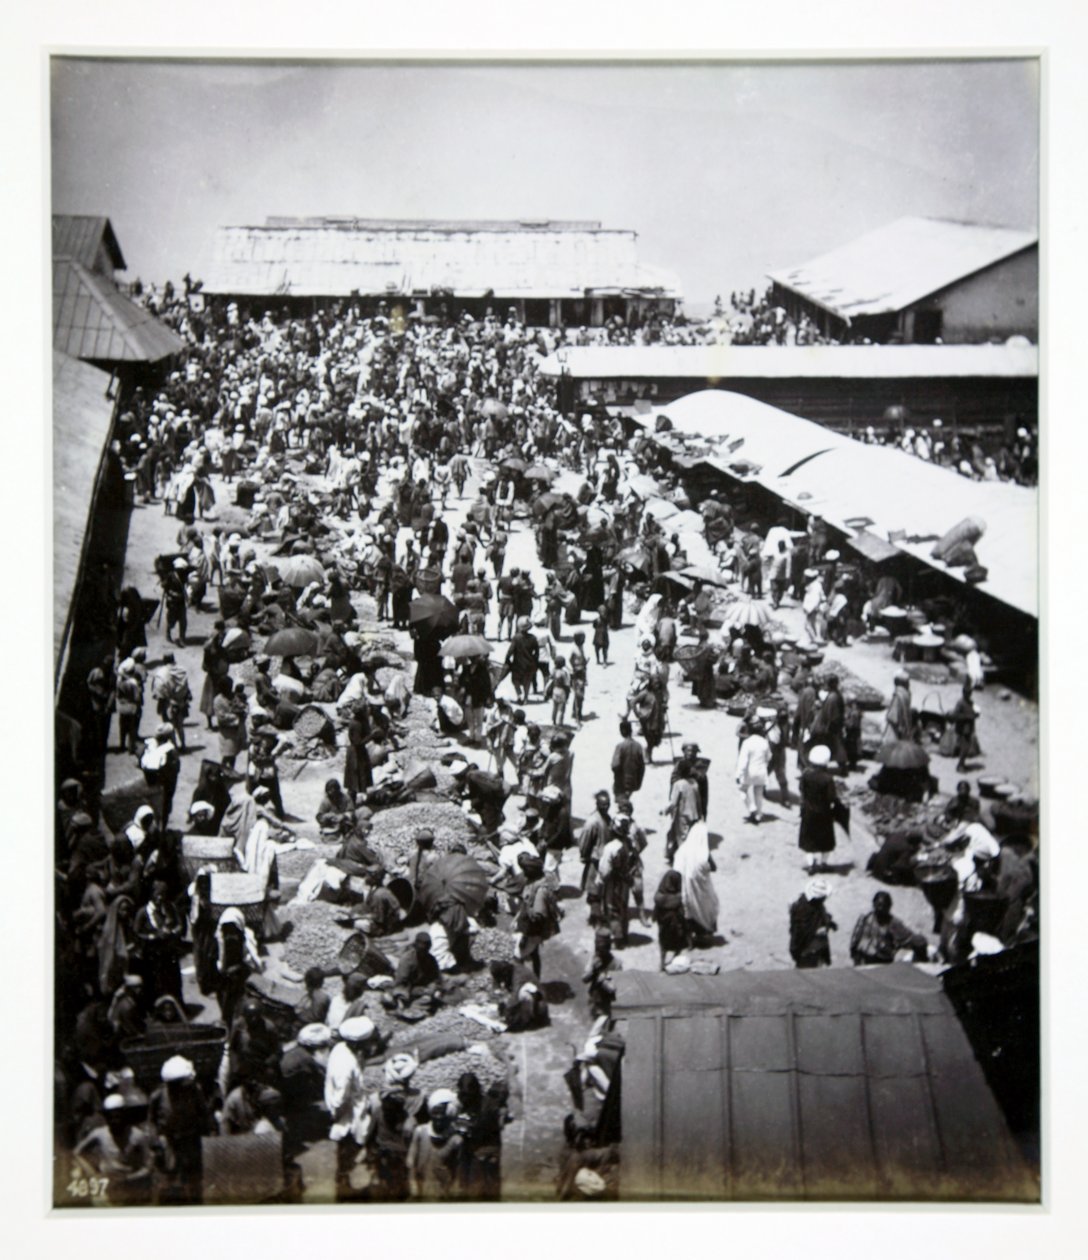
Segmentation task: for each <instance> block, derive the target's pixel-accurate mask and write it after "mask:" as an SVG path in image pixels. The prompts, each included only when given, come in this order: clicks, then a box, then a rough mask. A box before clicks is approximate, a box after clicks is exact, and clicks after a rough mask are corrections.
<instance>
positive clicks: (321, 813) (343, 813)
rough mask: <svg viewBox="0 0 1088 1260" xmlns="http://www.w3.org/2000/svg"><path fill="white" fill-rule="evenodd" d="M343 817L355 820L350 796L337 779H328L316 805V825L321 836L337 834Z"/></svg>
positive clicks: (351, 820)
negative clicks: (319, 801)
mask: <svg viewBox="0 0 1088 1260" xmlns="http://www.w3.org/2000/svg"><path fill="white" fill-rule="evenodd" d="M344 819H348V820H349V821H350V822H352V823H354V821H355V806H354V804H353V802H352V800H351V797H350V796H348V794H347V793H346V792H345V791H344V789H343V788H342V787H341V786H340V780H339V779H329V780H328V781H327V782H326V784H325V795H324V796H323V797H322V798H321V804H320V805H318V807H317V825H318V826H319V827H320V828H321V834H322V835H323V836H338V835H340V832H341V823H342V822H343V820H344Z"/></svg>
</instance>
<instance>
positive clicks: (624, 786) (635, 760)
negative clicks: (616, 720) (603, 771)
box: [612, 718, 646, 805]
mask: <svg viewBox="0 0 1088 1260" xmlns="http://www.w3.org/2000/svg"><path fill="white" fill-rule="evenodd" d="M645 775H646V756H645V754H644V753H643V751H642V745H641V744H640V743H639V742H638V740H637V739H635V738H634V737H633V736H632V734H631V723H630V722H629V721H628V720H627V718H621V719H620V742H619V743H618V744H617V745H616V747H615V749H614V750H613V753H612V791H613V793H614V794H615V797H616V803H617V805H618V804H621V803H622V802H624V801H630V799H631V797H632V795H633V794H634V793H635V792H637V791H638V790H639V788H640V787H642V780H643V779H644V778H645Z"/></svg>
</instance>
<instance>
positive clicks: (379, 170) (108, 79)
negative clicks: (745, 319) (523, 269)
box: [51, 59, 1039, 309]
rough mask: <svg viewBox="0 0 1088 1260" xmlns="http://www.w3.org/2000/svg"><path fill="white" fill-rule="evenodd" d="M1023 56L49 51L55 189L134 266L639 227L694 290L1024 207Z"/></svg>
mask: <svg viewBox="0 0 1088 1260" xmlns="http://www.w3.org/2000/svg"><path fill="white" fill-rule="evenodd" d="M1038 119H1039V114H1038V81H1037V73H1036V70H1035V65H1034V63H1032V62H1028V61H1005V62H1001V61H989V62H985V61H977V62H963V61H960V62H955V61H946V62H932V61H931V62H917V63H907V62H900V63H889V62H884V63H878V62H864V63H855V64H849V63H838V64H819V63H794V64H774V63H764V64H751V63H750V64H747V65H744V64H726V65H707V64H691V65H675V64H669V65H663V64H662V65H645V64H643V65H616V64H612V65H599V64H582V65H572V64H567V65H512V64H506V65H502V64H491V65H483V64H469V65H450V64H445V65H433V64H432V65H418V64H416V65H388V64H387V65H374V64H371V65H358V64H345V63H341V64H335V63H333V64H327V63H309V64H299V63H295V64H267V63H263V64H261V63H253V62H251V63H248V64H246V63H237V62H234V63H228V62H223V63H210V62H180V61H175V62H161V61H160V62H149V61H112V62H111V61H93V60H72V59H62V60H55V61H54V62H53V74H52V119H51V123H52V136H53V149H52V154H53V160H52V180H53V209H54V210H56V211H58V212H66V213H104V214H108V215H109V216H110V218H111V219H112V221H113V224H114V228H115V229H116V231H117V235H118V239H119V240H120V243H121V249H122V251H123V253H124V254H125V258H126V261H127V262H128V264H129V269H128V272H127V276H128V277H129V278H134V277H135V276H137V275H139V276H141V277H142V278H143V279H144V280H153V281H160V280H162V279H164V278H166V277H167V276H169V277H171V278H174V279H175V280H176V279H179V278H180V277H181V275H182V274H183V273H184V272H185V271H186V270H189V271H191V272H192V274H193V275H194V276H199V275H200V274H201V271H202V269H203V268H204V266H205V264H206V262H207V261H208V260H209V259H210V255H211V243H212V238H213V235H214V231H215V228H216V227H217V226H219V225H223V224H236V223H262V222H263V221H264V219H265V216H266V215H269V214H357V215H359V216H361V217H392V218H518V217H533V218H585V219H599V220H601V221H602V222H603V223H604V225H605V226H606V227H622V228H634V229H635V230H636V231H637V232H638V233H639V237H640V253H641V256H642V257H643V259H644V261H646V262H648V263H652V264H656V265H659V266H664V267H670V268H672V269H673V270H674V271H675V272H677V273H678V275H679V276H680V280H681V284H682V286H683V290H684V293H685V295H686V296H687V299H688V304H689V309H693V308H696V307H699V306H701V305H702V304H704V303H707V302H710V301H711V300H712V299H713V297H714V295H715V294H716V293H719V292H721V293H723V295H725V294H728V291H729V290H730V289H732V288H742V287H744V288H747V287H750V286H753V285H756V286H758V285H760V284H761V282H762V281H761V278H762V276H763V275H764V273H765V272H766V271H768V270H770V269H773V268H775V267H779V266H782V265H787V264H791V263H797V262H801V261H804V260H805V259H806V258H809V257H811V256H812V255H814V254H816V253H820V252H822V251H824V250H826V249H829V248H832V247H833V246H835V245H838V244H841V243H843V242H845V241H848V240H850V239H852V238H853V237H855V236H857V235H860V234H861V233H862V232H864V231H867V230H869V229H870V228H873V227H877V226H879V225H880V224H881V223H884V222H887V221H888V220H890V219H894V218H896V217H898V216H899V215H903V214H924V215H935V216H940V217H949V218H961V219H975V220H980V221H984V222H991V223H999V224H1004V225H1007V226H1011V227H1026V228H1034V227H1035V226H1036V225H1037V221H1038V212H1037V189H1038V166H1039V158H1038V132H1039V123H1038Z"/></svg>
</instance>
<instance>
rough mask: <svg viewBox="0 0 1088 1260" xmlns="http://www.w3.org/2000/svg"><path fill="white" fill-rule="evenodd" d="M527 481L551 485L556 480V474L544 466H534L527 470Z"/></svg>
mask: <svg viewBox="0 0 1088 1260" xmlns="http://www.w3.org/2000/svg"><path fill="white" fill-rule="evenodd" d="M525 479H526V480H527V481H547V482H549V483H550V482H551V481H553V480H554V479H555V473H554V472H553V471H552V470H551V469H550V468H545V467H544V465H543V464H532V465H530V467H528V468H526V470H525Z"/></svg>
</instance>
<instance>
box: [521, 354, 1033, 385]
mask: <svg viewBox="0 0 1088 1260" xmlns="http://www.w3.org/2000/svg"><path fill="white" fill-rule="evenodd" d="M540 370H541V372H543V373H544V374H545V375H547V376H559V375H561V374H562V373H563V372H564V371H566V372H569V373H570V375H571V376H573V377H574V378H575V379H576V380H669V379H674V378H677V377H680V378H684V377H690V378H691V380H692V381H709V380H713V381H729V380H738V379H745V380H753V379H754V380H805V379H809V380H846V379H850V380H882V379H884V380H894V379H911V378H921V379H925V380H934V379H941V378H947V377H1002V378H1020V377H1028V378H1031V379H1034V378H1035V377H1037V376H1038V375H1039V351H1038V348H1037V347H1036V346H1021V345H1012V346H570V347H567V348H565V349H562V350H560V351H559V352H558V353H556V354H550V355H548V357H547V358H546V359H544V360H543V361H542V363H541V365H540Z"/></svg>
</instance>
